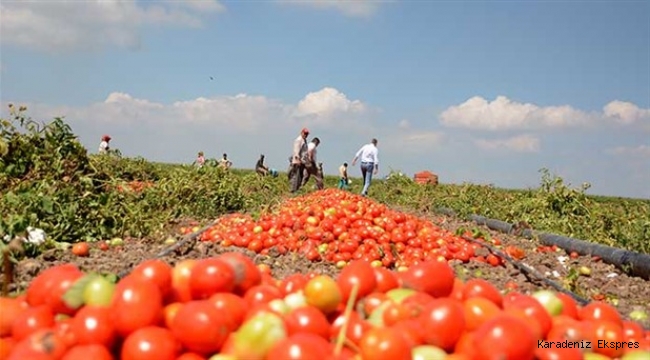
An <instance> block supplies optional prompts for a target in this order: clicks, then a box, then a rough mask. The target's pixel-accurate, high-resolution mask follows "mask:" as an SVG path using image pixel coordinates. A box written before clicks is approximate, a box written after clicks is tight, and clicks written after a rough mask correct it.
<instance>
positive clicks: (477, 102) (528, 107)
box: [440, 96, 592, 130]
mask: <svg viewBox="0 0 650 360" xmlns="http://www.w3.org/2000/svg"><path fill="white" fill-rule="evenodd" d="M590 119H592V115H590V114H588V113H586V112H584V111H581V110H576V109H574V108H572V107H571V106H568V105H564V106H548V107H539V106H537V105H534V104H530V103H519V102H516V101H513V100H510V99H508V98H507V97H505V96H498V97H497V98H496V99H495V100H494V101H492V102H490V101H488V100H486V99H484V98H482V97H480V96H475V97H472V98H471V99H469V100H467V101H465V102H464V103H462V104H460V105H455V106H451V107H449V108H447V109H446V110H444V111H443V112H442V113H441V114H440V123H441V124H443V125H445V126H448V127H462V128H471V129H478V130H510V129H527V128H543V127H566V126H577V125H584V124H588V123H589V121H590Z"/></svg>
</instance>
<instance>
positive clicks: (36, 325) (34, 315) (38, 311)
mask: <svg viewBox="0 0 650 360" xmlns="http://www.w3.org/2000/svg"><path fill="white" fill-rule="evenodd" d="M53 326H54V314H53V313H52V310H50V307H49V306H47V305H39V306H35V307H31V308H29V309H26V310H23V311H22V312H21V313H20V314H18V315H17V316H16V318H15V319H14V322H13V324H12V325H11V333H12V335H13V337H14V339H16V340H18V341H20V340H23V339H25V338H26V337H28V336H29V335H31V334H33V333H35V332H36V331H38V330H43V329H48V328H50V327H53Z"/></svg>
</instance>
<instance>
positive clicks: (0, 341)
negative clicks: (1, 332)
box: [0, 337, 17, 360]
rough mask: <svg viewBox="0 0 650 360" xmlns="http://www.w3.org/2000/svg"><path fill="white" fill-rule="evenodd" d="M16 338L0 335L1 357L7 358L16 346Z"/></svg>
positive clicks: (4, 359)
mask: <svg viewBox="0 0 650 360" xmlns="http://www.w3.org/2000/svg"><path fill="white" fill-rule="evenodd" d="M16 344H17V342H16V340H15V339H14V338H11V337H0V359H2V360H6V359H8V358H9V355H11V353H12V352H13V350H14V349H15V348H16Z"/></svg>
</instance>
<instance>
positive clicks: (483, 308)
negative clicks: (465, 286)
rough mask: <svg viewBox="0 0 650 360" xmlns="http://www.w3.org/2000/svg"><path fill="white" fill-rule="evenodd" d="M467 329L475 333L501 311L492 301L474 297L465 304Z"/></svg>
mask: <svg viewBox="0 0 650 360" xmlns="http://www.w3.org/2000/svg"><path fill="white" fill-rule="evenodd" d="M463 310H464V314H465V328H466V329H467V330H468V331H474V330H476V329H477V328H478V327H479V326H481V325H483V324H484V323H485V322H486V321H488V320H490V319H491V318H493V317H495V316H496V315H497V314H499V312H500V311H501V309H499V307H498V306H497V305H496V304H495V303H494V302H492V301H490V300H488V299H486V298H483V297H472V298H469V299H467V300H466V301H465V302H464V303H463Z"/></svg>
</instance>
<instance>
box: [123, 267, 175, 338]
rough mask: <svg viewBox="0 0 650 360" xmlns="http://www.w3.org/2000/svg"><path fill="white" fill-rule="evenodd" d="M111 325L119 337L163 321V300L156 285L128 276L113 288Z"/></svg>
mask: <svg viewBox="0 0 650 360" xmlns="http://www.w3.org/2000/svg"><path fill="white" fill-rule="evenodd" d="M110 309H111V311H112V319H113V324H114V326H115V330H116V331H117V333H118V334H119V335H120V336H123V337H125V336H127V335H129V334H130V333H132V332H133V331H135V330H137V329H139V328H142V327H145V326H150V325H155V324H158V323H159V322H160V321H161V320H163V298H162V294H161V293H160V289H159V288H158V285H156V284H155V283H153V282H150V281H144V280H142V279H139V278H137V277H134V278H130V277H129V276H127V277H125V278H124V279H122V280H121V281H120V282H119V283H118V284H117V286H116V287H115V293H114V294H113V299H112V301H111V305H110Z"/></svg>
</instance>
